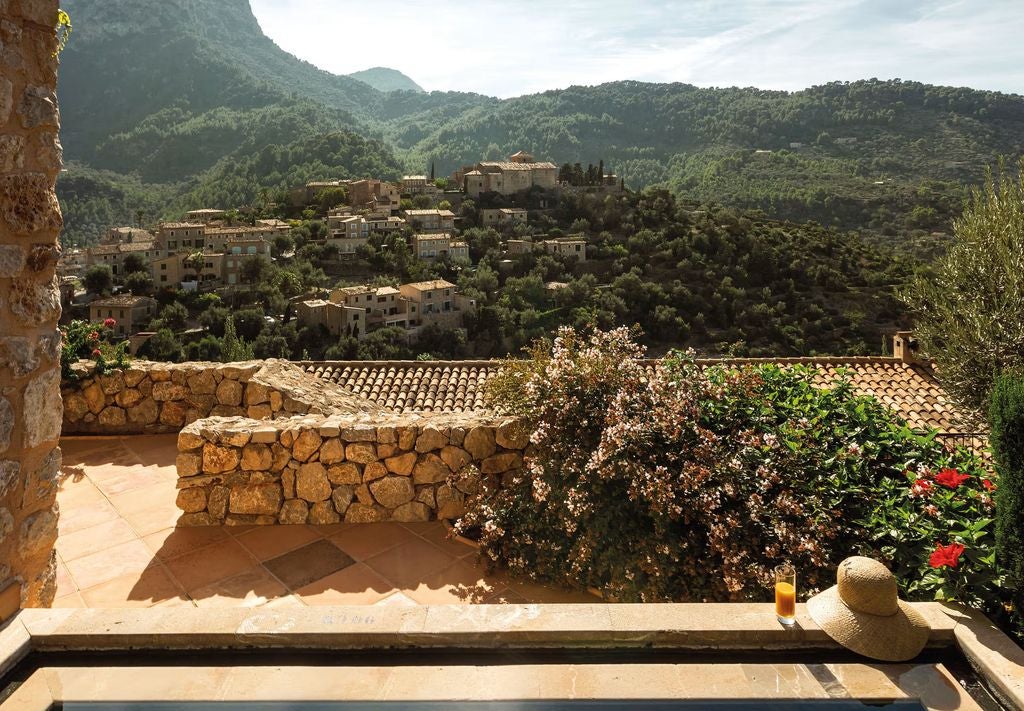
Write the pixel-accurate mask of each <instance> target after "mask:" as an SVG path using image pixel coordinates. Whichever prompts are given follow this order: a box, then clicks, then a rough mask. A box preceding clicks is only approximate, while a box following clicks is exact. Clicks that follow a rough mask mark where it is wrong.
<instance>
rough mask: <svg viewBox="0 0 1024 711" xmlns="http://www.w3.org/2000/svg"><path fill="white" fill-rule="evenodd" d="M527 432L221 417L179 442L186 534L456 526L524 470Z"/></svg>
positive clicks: (453, 418) (494, 420) (336, 419)
mask: <svg viewBox="0 0 1024 711" xmlns="http://www.w3.org/2000/svg"><path fill="white" fill-rule="evenodd" d="M528 446H529V430H528V429H527V428H526V427H525V426H524V425H523V424H522V423H521V422H520V421H518V420H516V419H512V418H499V417H480V416H472V415H427V416H423V415H395V414H387V415H383V416H380V415H376V416H351V415H334V416H330V417H326V418H324V417H317V416H305V417H293V418H290V419H278V420H272V421H254V420H251V419H247V418H222V417H212V418H209V419H204V420H199V421H197V422H194V423H192V424H190V425H188V426H187V427H185V428H184V429H182V430H181V432H180V433H179V435H178V459H177V467H178V496H177V505H178V508H180V509H181V510H182V512H183V513H182V516H181V518H180V519H179V521H178V525H179V526H209V525H222V524H226V525H253V524H255V525H273V524H302V523H311V524H330V523H339V522H342V521H343V522H345V523H370V522H374V521H406V522H409V521H429V520H432V519H444V518H456V517H458V516H461V515H462V514H463V513H464V510H465V502H466V497H467V496H470V495H472V494H474V493H476V492H477V491H478V490H479V489H480V487H481V486H482V485H484V483H485V481H484V480H485V479H488V480H489V481H488V482H486V483H488V484H489V485H492V486H500V485H502V484H503V483H504V482H506V481H507V480H508V478H509V477H511V476H512V475H513V474H514V473H515V472H516V471H518V470H520V469H521V468H522V467H523V458H524V455H525V454H526V450H527V448H528Z"/></svg>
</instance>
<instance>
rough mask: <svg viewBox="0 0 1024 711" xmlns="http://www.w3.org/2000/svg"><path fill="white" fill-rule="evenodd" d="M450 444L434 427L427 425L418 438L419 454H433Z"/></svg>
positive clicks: (417, 449)
mask: <svg viewBox="0 0 1024 711" xmlns="http://www.w3.org/2000/svg"><path fill="white" fill-rule="evenodd" d="M446 444H448V438H447V437H445V436H444V433H443V432H441V431H440V430H439V429H437V428H436V427H434V426H433V425H427V426H426V427H424V428H423V431H422V432H421V433H420V435H419V436H418V437H417V438H416V451H417V452H433V451H434V450H437V449H441V448H442V447H444V446H445V445H446Z"/></svg>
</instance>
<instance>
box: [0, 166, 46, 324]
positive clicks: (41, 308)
mask: <svg viewBox="0 0 1024 711" xmlns="http://www.w3.org/2000/svg"><path fill="white" fill-rule="evenodd" d="M2 183H3V178H0V190H2V189H3V188H2ZM2 201H3V197H2V195H0V203H2ZM8 305H9V307H10V310H11V313H12V314H13V315H14V317H15V318H16V319H18V321H20V322H21V323H22V325H24V326H28V327H30V328H38V327H39V326H43V325H45V324H47V323H53V322H54V321H56V320H57V319H59V318H60V292H59V290H58V289H57V281H56V279H50V280H47V281H39V280H38V279H37V278H36V277H35V276H31V275H30V276H19V277H14V278H13V279H11V286H10V292H9V296H8Z"/></svg>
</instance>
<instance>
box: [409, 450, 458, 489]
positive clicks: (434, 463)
mask: <svg viewBox="0 0 1024 711" xmlns="http://www.w3.org/2000/svg"><path fill="white" fill-rule="evenodd" d="M451 473H452V471H451V469H449V468H448V465H447V464H445V463H444V460H442V459H441V458H440V457H439V456H437V455H436V454H433V453H427V454H421V455H420V458H419V461H417V462H416V466H415V467H413V470H412V479H413V482H415V483H416V484H436V483H437V482H439V481H444V480H445V479H447V478H448V475H449V474H451Z"/></svg>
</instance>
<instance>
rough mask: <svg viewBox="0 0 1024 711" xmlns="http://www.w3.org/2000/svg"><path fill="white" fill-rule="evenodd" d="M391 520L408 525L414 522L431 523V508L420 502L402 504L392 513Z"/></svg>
mask: <svg viewBox="0 0 1024 711" xmlns="http://www.w3.org/2000/svg"><path fill="white" fill-rule="evenodd" d="M391 520H392V521H404V522H406V523H411V522H413V521H429V520H430V508H429V507H428V506H427V505H426V504H424V503H421V502H419V501H410V502H409V503H407V504H402V505H401V506H399V507H398V508H396V509H395V510H394V511H392V512H391Z"/></svg>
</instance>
